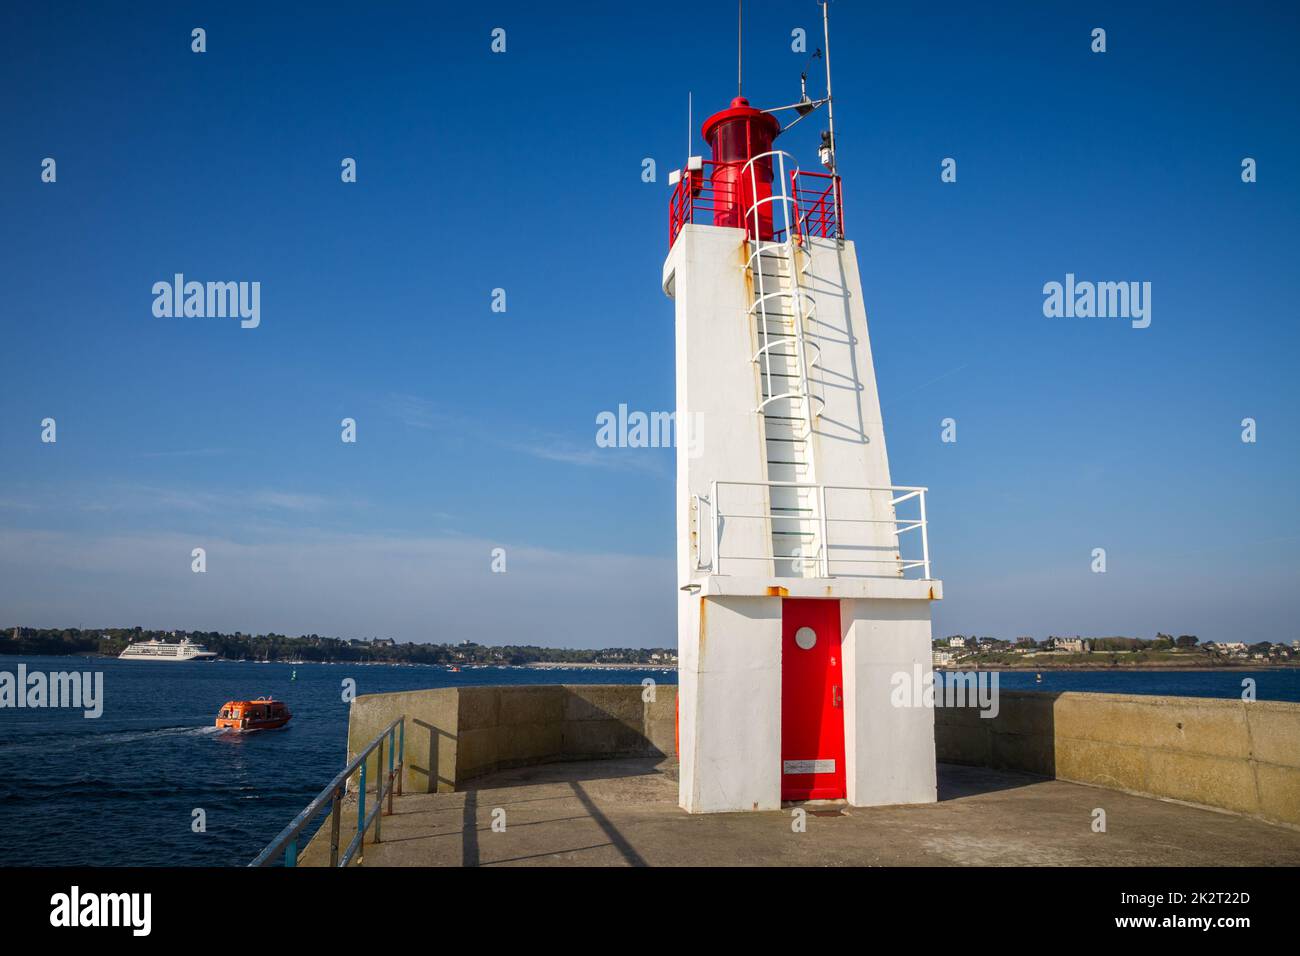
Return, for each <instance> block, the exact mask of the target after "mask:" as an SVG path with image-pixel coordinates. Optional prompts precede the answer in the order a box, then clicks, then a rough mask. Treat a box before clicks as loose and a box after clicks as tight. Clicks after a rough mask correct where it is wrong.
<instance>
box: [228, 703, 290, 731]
mask: <svg viewBox="0 0 1300 956" xmlns="http://www.w3.org/2000/svg"><path fill="white" fill-rule="evenodd" d="M292 716H293V714H291V713H289V708H288V706H287V705H286V704H285V703H284V701H281V700H272V699H271V698H269V697H259V698H257V700H228V701H226V703H225V704H224V705H223V706H222V708H221V713H219V714H217V729H218V730H240V731H243V730H276V729H278V728H280V727H283V726H284V725H285V724H287V723H288V722H289V718H291V717H292Z"/></svg>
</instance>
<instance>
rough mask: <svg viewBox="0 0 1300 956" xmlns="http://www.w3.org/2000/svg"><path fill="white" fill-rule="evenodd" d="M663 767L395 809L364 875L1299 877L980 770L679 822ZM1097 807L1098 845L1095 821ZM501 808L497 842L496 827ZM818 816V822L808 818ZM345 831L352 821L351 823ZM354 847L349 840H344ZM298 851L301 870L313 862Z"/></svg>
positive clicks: (1175, 827)
mask: <svg viewBox="0 0 1300 956" xmlns="http://www.w3.org/2000/svg"><path fill="white" fill-rule="evenodd" d="M676 804H677V768H676V764H675V763H674V762H673V761H671V760H662V759H661V760H656V759H616V760H602V761H591V762H587V763H570V764H549V765H546V766H542V767H532V768H518V769H514V770H508V771H501V772H499V773H497V774H494V775H492V776H490V777H484V778H481V779H480V780H478V781H477V782H476V783H475V784H473V785H472V786H471V787H470V788H469V789H467V790H465V791H461V792H457V793H421V794H407V795H406V796H404V797H399V798H397V800H396V803H395V813H394V815H393V816H391V817H386V818H385V819H384V842H383V843H380V844H377V845H375V844H369V843H367V845H366V847H365V850H364V856H363V858H362V865H365V866H519V865H524V866H527V865H544V866H554V865H578V866H629V865H630V866H638V865H653V866H684V865H685V866H689V865H701V864H707V865H868V866H954V865H973V866H1065V865H1079V866H1103V865H1104V866H1295V865H1297V864H1300V833H1297V832H1294V831H1292V830H1288V829H1285V828H1279V827H1275V826H1270V825H1268V824H1265V823H1260V822H1258V821H1254V820H1249V819H1246V818H1244V817H1241V816H1236V815H1232V814H1228V813H1220V812H1214V811H1210V810H1202V809H1197V808H1194V807H1188V806H1185V805H1183V804H1179V803H1172V802H1167V801H1161V800H1154V799H1150V798H1146V797H1138V796H1132V795H1128V794H1123V793H1117V792H1114V791H1108V790H1104V789H1100V788H1096V787H1088V786H1082V785H1079V784H1074V783H1066V782H1063V781H1059V780H1045V779H1042V778H1037V777H1032V776H1029V775H1026V774H1020V773H1009V772H1000V771H993V770H987V769H981V768H971V767H958V766H951V765H945V764H941V765H940V766H939V802H938V803H933V804H924V805H913V806H900V807H871V808H858V807H847V806H826V807H817V806H812V805H810V806H808V807H807V808H806V809H807V810H808V811H809V812H808V817H807V831H806V832H804V833H795V832H793V831H792V829H791V820H792V817H791V811H790V810H789V809H784V810H773V811H766V812H757V813H726V814H705V815H698V814H687V813H684V812H683V811H681V810H680V809H678V807H677V805H676ZM1096 808H1101V809H1104V810H1105V811H1106V824H1107V832H1106V833H1094V832H1093V831H1092V823H1093V819H1094V814H1093V811H1094V809H1096ZM496 810H502V811H504V820H505V824H506V826H505V830H504V832H495V831H494V830H493V829H492V823H493V819H494V811H496ZM818 813H824V814H826V815H817V814H818ZM344 819H348V817H347V816H345V817H344ZM349 836H350V835H349ZM320 862H321V860H320V853H319V852H309V853H304V854H303V858H302V860H301V864H302V865H319V864H320Z"/></svg>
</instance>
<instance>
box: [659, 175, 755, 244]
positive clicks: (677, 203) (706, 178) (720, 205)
mask: <svg viewBox="0 0 1300 956" xmlns="http://www.w3.org/2000/svg"><path fill="white" fill-rule="evenodd" d="M734 165H736V164H735V163H715V162H713V161H712V160H710V159H706V160H704V161H703V168H701V169H685V170H682V178H681V180H680V181H679V182H678V183H677V186H676V188H675V189H674V190H673V197H672V200H671V201H670V202H669V205H668V248H669V249H671V248H672V247H673V243H674V242H676V241H677V234H678V233H679V232H681V231H682V226H684V225H686V224H687V223H688V222H699V223H702V224H704V225H709V226H712V225H714V224H715V222H716V221H717V220H719V219H730V218H734V219H735V225H737V226H739V225H740V213H739V212H735V210H736V208H737V206H738V205H739V203H738V197H737V195H736V193H737V190H736V188H735V186H734V185H733V184H732V183H731V182H729V181H727V180H726V179H724V178H723V177H719V176H717V170H718V168H719V167H722V166H734ZM715 182H716V183H717V185H716V186H715V185H714V184H715Z"/></svg>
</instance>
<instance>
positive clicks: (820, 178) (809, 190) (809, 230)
mask: <svg viewBox="0 0 1300 956" xmlns="http://www.w3.org/2000/svg"><path fill="white" fill-rule="evenodd" d="M790 195H791V196H792V197H793V199H794V214H795V219H796V221H797V222H798V223H799V232H800V233H801V234H802V235H805V236H817V237H820V238H822V239H839V238H842V237H843V236H844V196H843V193H842V192H841V190H840V177H839V176H836V175H834V174H833V173H809V172H803V171H802V170H795V171H794V172H793V173H791V174H790Z"/></svg>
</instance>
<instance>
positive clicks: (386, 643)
mask: <svg viewBox="0 0 1300 956" xmlns="http://www.w3.org/2000/svg"><path fill="white" fill-rule="evenodd" d="M370 644H371V646H372V647H396V646H397V641H395V640H393V639H392V638H391V637H376V638H375V639H374V640H373V641H371V642H370Z"/></svg>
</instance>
